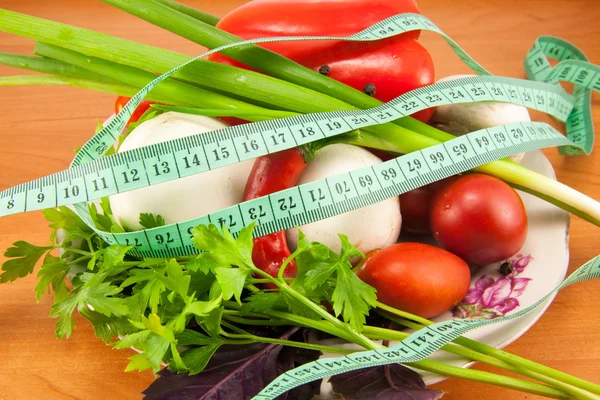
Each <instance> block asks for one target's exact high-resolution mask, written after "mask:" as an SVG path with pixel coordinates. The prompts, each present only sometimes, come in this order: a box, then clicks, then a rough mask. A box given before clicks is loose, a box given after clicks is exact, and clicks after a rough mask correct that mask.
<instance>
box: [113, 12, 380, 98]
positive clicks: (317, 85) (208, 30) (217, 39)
mask: <svg viewBox="0 0 600 400" xmlns="http://www.w3.org/2000/svg"><path fill="white" fill-rule="evenodd" d="M102 1H103V2H105V3H108V4H111V5H113V6H115V7H117V8H119V9H121V10H123V11H125V12H127V13H129V14H132V15H135V16H137V17H139V18H141V19H143V20H145V21H148V22H150V23H152V24H154V25H157V26H160V27H161V28H164V29H166V30H168V31H170V32H173V33H176V34H178V35H180V36H182V37H184V38H186V39H189V40H191V41H193V42H195V43H198V44H201V45H202V46H206V47H208V48H210V49H213V48H216V47H220V46H223V45H227V44H230V43H235V42H239V41H241V40H243V39H241V38H239V37H237V36H235V35H232V34H230V33H227V32H225V31H222V30H220V29H217V28H215V27H214V26H210V25H208V24H206V23H203V22H201V21H198V20H196V19H194V18H191V17H190V16H188V15H185V14H183V13H180V12H178V11H176V10H173V9H171V8H169V7H166V6H164V5H163V4H160V3H159V2H157V1H154V0H102ZM221 53H223V54H225V55H226V56H228V57H231V58H233V59H234V60H237V61H240V62H242V63H244V64H246V65H249V66H251V67H254V68H256V69H258V70H260V71H263V72H265V73H267V74H269V75H271V76H274V77H277V78H280V79H283V80H285V81H288V82H292V83H296V84H299V85H301V86H304V87H307V88H310V89H313V90H315V91H317V92H320V93H326V94H327V95H329V96H331V97H334V98H338V99H343V101H345V102H348V103H350V104H352V105H354V106H356V107H359V108H367V107H369V106H373V105H377V104H380V102H379V101H377V100H375V99H373V98H372V97H370V96H367V95H366V94H364V93H362V92H359V91H358V90H355V89H353V88H351V87H349V86H346V85H344V84H343V83H340V82H338V81H335V80H333V79H330V78H327V77H325V76H323V75H321V74H319V73H318V72H315V71H313V70H311V69H309V68H306V67H304V66H302V65H300V64H298V63H296V62H294V61H292V60H290V59H287V58H285V57H283V56H281V55H279V54H277V53H274V52H272V51H269V50H266V49H264V48H262V47H259V46H256V45H251V44H250V45H245V46H240V47H234V48H230V49H226V50H223V51H221Z"/></svg>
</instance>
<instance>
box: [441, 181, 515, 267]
mask: <svg viewBox="0 0 600 400" xmlns="http://www.w3.org/2000/svg"><path fill="white" fill-rule="evenodd" d="M430 217H431V231H432V232H433V236H434V238H435V240H436V241H437V242H438V243H439V245H440V246H441V247H443V248H445V249H446V250H448V251H451V252H452V253H454V254H456V255H458V256H459V257H461V258H463V259H464V260H466V261H467V262H470V263H474V264H490V263H494V262H498V261H502V260H505V259H507V258H508V257H511V256H513V255H514V254H516V253H517V252H518V251H519V250H520V249H521V247H523V244H524V243H525V238H526V237H527V213H526V211H525V206H524V205H523V200H521V197H519V195H518V194H517V192H515V191H514V189H513V188H511V187H510V186H508V185H507V184H506V183H504V182H502V181H501V180H499V179H497V178H494V177H492V176H489V175H484V174H468V175H464V176H461V177H459V178H456V180H454V181H453V182H451V183H450V184H448V185H444V186H442V187H441V188H440V189H439V190H438V191H437V193H436V194H435V196H434V198H433V201H432V203H431V215H430Z"/></svg>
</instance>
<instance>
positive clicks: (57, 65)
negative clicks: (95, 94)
mask: <svg viewBox="0 0 600 400" xmlns="http://www.w3.org/2000/svg"><path fill="white" fill-rule="evenodd" d="M0 64H2V65H7V66H9V67H14V68H21V69H25V70H28V71H36V72H41V73H43V74H49V75H59V76H70V77H73V78H81V79H86V80H93V81H97V82H108V83H112V84H119V83H120V82H119V81H116V80H114V79H110V78H107V77H106V76H104V75H100V74H96V73H93V72H91V71H88V70H85V69H83V68H79V67H76V66H74V65H71V64H67V63H64V62H62V61H58V60H51V59H49V58H44V57H34V56H24V55H21V54H13V53H6V52H2V51H0Z"/></svg>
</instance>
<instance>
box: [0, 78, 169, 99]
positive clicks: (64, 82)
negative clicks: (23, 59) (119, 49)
mask: <svg viewBox="0 0 600 400" xmlns="http://www.w3.org/2000/svg"><path fill="white" fill-rule="evenodd" d="M0 86H73V87H78V88H81V89H88V90H94V91H97V92H104V93H111V94H116V95H119V96H129V97H131V96H133V95H134V94H136V93H137V92H138V91H139V90H140V88H136V87H133V86H129V85H124V84H122V83H120V82H117V83H116V84H113V83H107V82H98V81H93V80H88V79H82V78H74V77H71V76H54V75H17V76H3V77H0ZM148 99H149V100H152V101H159V102H166V99H164V98H162V97H159V96H156V95H155V94H151V95H150V96H149V97H148Z"/></svg>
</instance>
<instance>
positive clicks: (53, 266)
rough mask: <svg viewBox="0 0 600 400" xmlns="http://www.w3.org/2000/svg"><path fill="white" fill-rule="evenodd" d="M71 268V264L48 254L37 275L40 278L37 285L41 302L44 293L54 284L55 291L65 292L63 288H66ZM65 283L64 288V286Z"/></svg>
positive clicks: (37, 297)
mask: <svg viewBox="0 0 600 400" xmlns="http://www.w3.org/2000/svg"><path fill="white" fill-rule="evenodd" d="M70 269H71V266H70V265H69V264H67V263H66V262H64V261H60V259H59V258H57V257H54V256H51V255H50V254H48V255H47V256H46V259H45V260H44V264H42V268H40V270H39V271H38V273H37V277H38V278H39V280H38V283H37V285H36V286H35V293H36V299H37V301H38V302H39V301H40V299H41V298H42V296H43V295H44V293H46V292H47V291H49V289H50V286H52V288H53V289H54V291H55V293H59V294H60V293H61V292H64V290H63V289H66V285H65V278H66V276H67V273H68V272H69V270H70ZM63 285H64V288H63V287H62V286H63ZM59 287H60V288H59Z"/></svg>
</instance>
